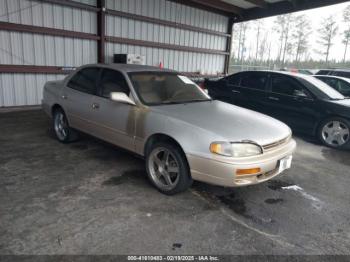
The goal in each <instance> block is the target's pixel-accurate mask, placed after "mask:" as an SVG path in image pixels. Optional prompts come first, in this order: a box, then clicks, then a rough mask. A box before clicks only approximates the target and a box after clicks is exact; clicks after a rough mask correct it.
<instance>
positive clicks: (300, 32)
mask: <svg viewBox="0 0 350 262" xmlns="http://www.w3.org/2000/svg"><path fill="white" fill-rule="evenodd" d="M310 34H311V23H310V20H309V19H308V18H307V17H306V16H305V15H298V16H297V17H296V18H295V26H294V30H293V33H292V36H293V39H294V43H293V47H294V48H295V62H296V63H298V62H299V61H300V58H301V56H302V55H304V54H305V53H306V52H307V50H308V40H309V36H310Z"/></svg>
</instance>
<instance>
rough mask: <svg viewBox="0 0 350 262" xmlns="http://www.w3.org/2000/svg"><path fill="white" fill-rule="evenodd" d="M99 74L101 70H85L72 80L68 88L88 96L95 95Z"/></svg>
mask: <svg viewBox="0 0 350 262" xmlns="http://www.w3.org/2000/svg"><path fill="white" fill-rule="evenodd" d="M99 72H100V69H99V68H83V69H81V70H80V71H79V72H77V73H76V74H75V75H74V76H73V77H72V78H71V80H70V81H69V82H68V84H67V86H68V87H70V88H72V89H75V90H78V91H81V92H84V93H87V94H95V93H96V80H97V78H98V74H99Z"/></svg>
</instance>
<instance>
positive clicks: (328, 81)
mask: <svg viewBox="0 0 350 262" xmlns="http://www.w3.org/2000/svg"><path fill="white" fill-rule="evenodd" d="M323 81H324V82H325V83H326V84H327V85H329V86H331V87H333V88H336V87H337V80H335V79H331V78H326V79H323Z"/></svg>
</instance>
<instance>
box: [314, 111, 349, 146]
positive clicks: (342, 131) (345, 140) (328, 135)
mask: <svg viewBox="0 0 350 262" xmlns="http://www.w3.org/2000/svg"><path fill="white" fill-rule="evenodd" d="M318 138H319V140H320V141H321V142H322V144H324V145H325V146H328V147H331V148H336V149H345V148H350V123H349V121H347V120H346V119H344V118H341V117H331V118H328V119H326V120H324V121H322V123H321V124H320V126H319V128H318Z"/></svg>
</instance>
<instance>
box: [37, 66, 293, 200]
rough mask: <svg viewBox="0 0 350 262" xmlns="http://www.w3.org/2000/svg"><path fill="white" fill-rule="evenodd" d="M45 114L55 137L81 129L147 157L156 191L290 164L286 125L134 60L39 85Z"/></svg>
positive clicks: (226, 182)
mask: <svg viewBox="0 0 350 262" xmlns="http://www.w3.org/2000/svg"><path fill="white" fill-rule="evenodd" d="M42 105H43V108H44V110H45V112H46V113H47V114H48V115H49V116H51V117H52V118H53V128H54V130H55V133H56V136H57V139H58V140H59V141H61V142H63V143H66V142H70V141H72V140H74V139H75V138H76V136H77V132H76V130H80V131H83V132H86V133H88V134H90V135H93V136H96V137H98V138H100V139H103V140H105V141H108V142H110V143H112V144H115V145H117V146H120V147H122V148H125V149H127V150H130V151H132V152H135V153H137V154H139V155H141V156H144V157H145V158H146V170H147V173H148V177H149V179H150V181H151V182H152V183H153V185H154V186H155V187H156V188H158V190H159V191H161V192H163V193H165V194H169V195H170V194H175V193H177V192H180V191H183V190H185V189H187V188H188V187H189V186H190V185H191V183H192V179H193V180H199V181H203V182H207V183H211V184H217V185H222V186H229V187H236V186H246V185H252V184H257V183H260V182H264V181H266V180H269V179H271V178H273V177H274V176H276V175H278V174H280V173H281V172H282V171H284V170H285V169H288V168H290V166H291V161H292V153H293V151H294V149H295V147H296V143H295V141H294V140H293V139H292V138H291V130H290V128H289V127H288V126H287V125H285V124H283V123H281V122H280V121H278V120H275V119H273V118H271V117H268V116H265V115H262V114H259V113H256V112H253V111H250V110H247V109H244V108H240V107H237V106H233V105H229V104H226V103H223V102H220V101H213V100H212V99H211V98H210V97H209V96H208V95H207V94H206V93H205V92H203V91H202V90H201V89H200V88H199V87H198V86H197V85H196V84H194V83H193V82H192V81H191V80H190V79H188V78H187V77H185V76H182V75H180V74H179V73H177V72H175V71H171V70H165V69H159V68H155V67H149V66H138V65H122V64H113V65H88V66H84V67H81V68H79V69H78V70H77V71H76V72H74V73H72V74H71V75H69V76H68V77H66V78H65V79H64V80H62V81H50V82H47V83H46V84H45V87H44V94H43V101H42Z"/></svg>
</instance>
